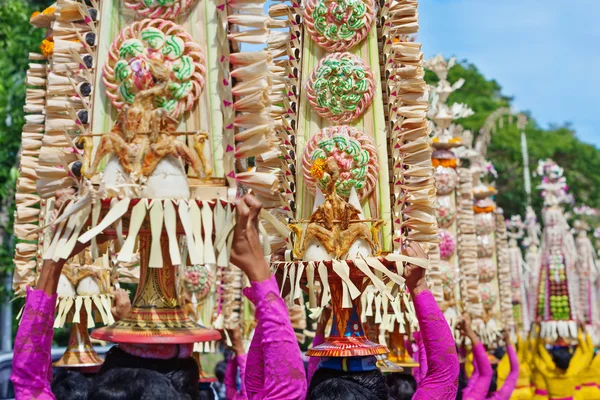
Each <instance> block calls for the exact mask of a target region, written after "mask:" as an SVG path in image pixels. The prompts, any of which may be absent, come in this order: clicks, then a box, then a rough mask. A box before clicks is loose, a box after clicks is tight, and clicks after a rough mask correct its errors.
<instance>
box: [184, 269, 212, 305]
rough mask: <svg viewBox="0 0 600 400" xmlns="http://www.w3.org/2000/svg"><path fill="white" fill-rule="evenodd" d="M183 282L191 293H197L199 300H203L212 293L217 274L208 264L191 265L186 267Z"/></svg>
mask: <svg viewBox="0 0 600 400" xmlns="http://www.w3.org/2000/svg"><path fill="white" fill-rule="evenodd" d="M183 282H184V286H185V288H186V289H187V291H188V292H189V293H193V294H195V295H196V298H197V299H198V300H202V299H204V298H205V297H206V296H208V294H209V293H210V289H211V288H212V286H213V284H214V283H215V274H214V272H213V271H211V270H210V268H208V267H207V266H206V265H191V266H187V267H186V269H185V272H184V275H183Z"/></svg>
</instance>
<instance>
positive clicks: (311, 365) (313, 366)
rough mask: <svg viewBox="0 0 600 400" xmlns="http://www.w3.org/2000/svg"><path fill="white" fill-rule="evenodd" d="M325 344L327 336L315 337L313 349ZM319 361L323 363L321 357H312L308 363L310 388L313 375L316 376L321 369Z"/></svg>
mask: <svg viewBox="0 0 600 400" xmlns="http://www.w3.org/2000/svg"><path fill="white" fill-rule="evenodd" d="M323 342H325V336H323V335H315V338H314V339H313V342H312V347H315V346H318V345H320V344H322V343H323ZM319 361H321V357H311V358H310V360H309V361H308V381H307V383H308V385H309V386H310V381H311V379H312V377H313V375H314V374H315V372H317V369H319Z"/></svg>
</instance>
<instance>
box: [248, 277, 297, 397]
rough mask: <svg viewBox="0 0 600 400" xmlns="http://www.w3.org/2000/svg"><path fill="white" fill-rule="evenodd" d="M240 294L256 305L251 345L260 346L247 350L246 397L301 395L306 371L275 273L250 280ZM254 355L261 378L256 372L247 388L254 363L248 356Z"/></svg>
mask: <svg viewBox="0 0 600 400" xmlns="http://www.w3.org/2000/svg"><path fill="white" fill-rule="evenodd" d="M244 294H245V295H246V297H247V298H248V299H249V300H250V301H251V302H252V303H253V304H254V306H255V307H256V310H255V315H256V320H257V332H255V337H254V338H253V340H252V345H253V346H259V347H260V351H259V350H258V349H253V348H252V346H251V352H249V354H248V360H249V362H248V368H247V372H248V373H247V375H246V379H247V386H246V390H247V394H248V397H249V398H250V399H256V400H260V399H272V400H276V399H304V398H305V397H306V373H305V372H304V364H303V362H302V358H301V355H300V347H299V346H298V343H297V342H296V334H295V333H294V329H293V328H292V324H291V323H290V318H289V315H288V311H287V307H286V305H285V302H284V301H283V299H282V298H281V296H280V295H279V288H278V287H277V281H276V280H275V277H271V278H270V279H268V280H266V281H263V282H260V283H257V282H251V287H249V288H246V289H244ZM257 333H258V334H259V335H258V337H257V336H256V334H257ZM253 350H254V351H253ZM254 356H262V358H261V360H262V367H261V368H262V375H263V380H262V382H260V383H259V382H258V381H257V380H256V376H253V380H254V381H253V386H252V390H251V388H250V376H251V375H250V372H251V371H252V370H251V368H252V367H253V366H254V365H255V363H256V361H255V360H252V357H254ZM250 361H252V364H250Z"/></svg>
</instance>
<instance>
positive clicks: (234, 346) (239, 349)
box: [227, 328, 246, 356]
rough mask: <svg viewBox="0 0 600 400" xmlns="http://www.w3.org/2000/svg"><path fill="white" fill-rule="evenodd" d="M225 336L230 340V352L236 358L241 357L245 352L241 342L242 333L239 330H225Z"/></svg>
mask: <svg viewBox="0 0 600 400" xmlns="http://www.w3.org/2000/svg"><path fill="white" fill-rule="evenodd" d="M227 335H228V336H229V339H230V340H231V350H233V352H234V353H235V355H236V356H241V355H244V354H246V350H245V349H244V342H243V340H242V332H241V331H240V328H234V329H227Z"/></svg>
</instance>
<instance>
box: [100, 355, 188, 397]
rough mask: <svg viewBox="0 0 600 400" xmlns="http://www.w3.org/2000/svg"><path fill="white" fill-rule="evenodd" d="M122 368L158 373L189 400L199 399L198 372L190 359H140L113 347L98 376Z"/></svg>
mask: <svg viewBox="0 0 600 400" xmlns="http://www.w3.org/2000/svg"><path fill="white" fill-rule="evenodd" d="M123 368H130V369H137V368H140V369H142V368H143V369H146V370H150V371H155V372H158V373H160V374H162V375H164V376H165V377H166V378H167V379H168V380H169V381H170V382H171V385H172V386H173V387H174V388H175V390H177V391H178V392H179V393H181V394H184V395H187V396H189V397H188V398H189V399H191V400H197V399H199V391H198V378H199V376H200V370H199V368H198V364H197V363H196V361H195V360H194V359H193V358H192V357H187V358H173V359H169V360H159V359H153V358H142V357H137V356H133V355H131V354H129V353H126V352H124V351H123V350H121V349H119V348H118V347H116V346H115V347H113V348H112V349H110V350H109V352H108V353H107V354H106V359H105V361H104V364H103V365H102V368H101V369H100V372H99V373H98V375H99V376H102V375H104V374H106V373H108V372H110V371H111V370H113V369H123Z"/></svg>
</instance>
